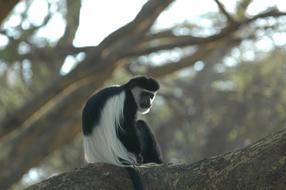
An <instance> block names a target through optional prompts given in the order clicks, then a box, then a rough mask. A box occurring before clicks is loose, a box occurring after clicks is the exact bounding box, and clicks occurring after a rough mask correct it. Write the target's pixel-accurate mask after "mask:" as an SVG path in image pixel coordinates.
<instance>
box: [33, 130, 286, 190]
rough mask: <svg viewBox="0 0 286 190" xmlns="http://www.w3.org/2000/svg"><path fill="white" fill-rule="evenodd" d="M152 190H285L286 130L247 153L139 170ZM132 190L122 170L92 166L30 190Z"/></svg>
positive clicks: (235, 153)
mask: <svg viewBox="0 0 286 190" xmlns="http://www.w3.org/2000/svg"><path fill="white" fill-rule="evenodd" d="M139 171H140V173H141V175H142V178H143V181H144V184H145V185H146V187H147V189H149V190H153V189H154V190H161V189H162V190H169V189H170V190H171V189H172V190H173V189H182V190H186V189H192V190H196V189H198V190H202V189H243V190H245V189H260V190H261V189H268V190H269V189H275V190H279V189H285V185H286V130H285V129H284V130H282V131H279V132H276V133H274V134H272V135H270V136H268V137H266V138H264V139H261V140H260V141H258V142H256V143H255V144H253V145H250V146H248V147H246V148H244V149H241V150H236V151H233V152H229V153H226V154H222V155H218V156H214V157H211V158H208V159H204V160H201V161H199V162H196V163H193V164H181V165H153V166H152V165H149V166H142V167H139ZM45 189H49V190H51V189H62V190H64V189H69V190H70V189H108V190H113V189H117V190H118V189H126V190H128V189H132V184H131V181H130V180H129V177H128V175H127V173H126V171H125V170H124V169H122V168H119V167H116V166H112V165H108V164H90V165H87V166H86V167H83V168H80V169H75V170H74V171H71V172H68V173H63V174H60V175H58V176H55V177H52V178H50V179H48V180H45V181H43V182H41V183H39V184H36V185H33V186H31V187H29V188H28V190H45Z"/></svg>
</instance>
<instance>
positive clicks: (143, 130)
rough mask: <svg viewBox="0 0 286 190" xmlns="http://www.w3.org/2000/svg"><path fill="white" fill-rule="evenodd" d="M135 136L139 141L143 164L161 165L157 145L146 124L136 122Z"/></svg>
mask: <svg viewBox="0 0 286 190" xmlns="http://www.w3.org/2000/svg"><path fill="white" fill-rule="evenodd" d="M136 131H137V136H138V138H139V140H140V145H141V151H142V156H143V164H146V163H157V164H161V163H163V161H162V158H161V151H160V147H159V144H158V143H157V140H156V138H155V136H154V134H153V132H152V130H151V128H150V127H149V126H148V125H147V123H146V122H145V121H143V120H138V121H137V122H136Z"/></svg>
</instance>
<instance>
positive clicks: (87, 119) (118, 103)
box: [82, 76, 162, 189]
mask: <svg viewBox="0 0 286 190" xmlns="http://www.w3.org/2000/svg"><path fill="white" fill-rule="evenodd" d="M159 87H160V86H159V84H158V82H157V81H156V80H155V79H153V78H147V77H144V76H140V77H136V78H133V79H131V80H130V81H129V82H127V83H126V84H123V85H121V86H111V87H107V88H104V89H102V90H100V91H99V92H98V93H96V94H95V95H94V96H92V97H91V98H90V99H89V100H88V101H87V103H86V105H85V107H84V109H83V113H82V130H83V135H84V138H83V144H84V156H85V160H86V161H87V162H88V163H95V162H104V163H110V164H115V165H118V166H124V167H127V168H128V169H127V171H128V172H129V175H130V177H131V178H132V181H133V183H134V186H135V189H143V187H141V186H142V184H140V183H142V182H140V181H139V182H138V179H137V178H138V175H139V174H138V172H136V171H135V169H133V168H132V167H128V166H131V165H140V164H145V163H158V164H161V163H162V159H161V154H160V149H159V146H158V143H157V141H156V138H155V136H154V135H153V133H152V131H151V129H150V128H149V127H148V125H147V123H146V122H145V121H143V120H137V114H138V113H139V114H146V113H148V112H149V110H150V108H151V107H152V103H153V101H154V99H155V96H156V93H157V91H158V90H159ZM134 175H135V176H134ZM136 175H137V176H136ZM139 177H140V176H139ZM136 180H137V182H136ZM138 183H139V184H138Z"/></svg>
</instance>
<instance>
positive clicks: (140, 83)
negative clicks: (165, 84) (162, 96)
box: [128, 76, 160, 114]
mask: <svg viewBox="0 0 286 190" xmlns="http://www.w3.org/2000/svg"><path fill="white" fill-rule="evenodd" d="M128 85H129V89H130V90H131V92H132V95H133V98H134V100H135V102H136V105H137V108H138V111H139V113H141V114H146V113H148V112H149V111H150V109H151V107H152V103H153V101H154V99H155V96H156V93H157V91H158V90H159V88H160V85H159V83H158V82H157V81H156V80H155V79H153V78H147V77H144V76H140V77H135V78H133V79H131V80H130V81H129V82H128Z"/></svg>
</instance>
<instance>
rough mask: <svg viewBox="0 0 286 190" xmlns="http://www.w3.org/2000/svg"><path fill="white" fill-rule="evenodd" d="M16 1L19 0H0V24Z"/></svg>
mask: <svg viewBox="0 0 286 190" xmlns="http://www.w3.org/2000/svg"><path fill="white" fill-rule="evenodd" d="M18 2H19V0H9V1H7V0H0V7H1V11H0V25H1V23H2V21H3V20H4V19H5V18H6V16H7V15H8V14H9V13H10V11H11V10H12V9H13V8H14V6H15V5H16V4H17V3H18Z"/></svg>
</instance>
